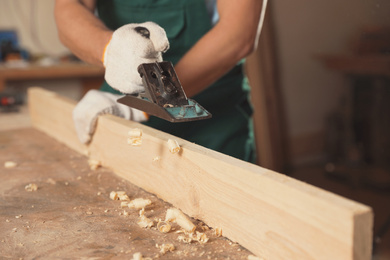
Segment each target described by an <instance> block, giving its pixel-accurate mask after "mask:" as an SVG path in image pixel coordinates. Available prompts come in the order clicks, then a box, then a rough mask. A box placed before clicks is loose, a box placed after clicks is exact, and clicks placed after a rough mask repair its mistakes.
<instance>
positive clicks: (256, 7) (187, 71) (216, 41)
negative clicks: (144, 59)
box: [175, 0, 262, 97]
mask: <svg viewBox="0 0 390 260" xmlns="http://www.w3.org/2000/svg"><path fill="white" fill-rule="evenodd" d="M261 5H262V4H261V1H259V0H240V1H238V0H219V2H218V11H219V14H220V21H219V22H218V23H217V24H216V25H215V26H214V28H213V29H212V30H210V31H209V32H208V33H207V34H206V35H205V36H203V37H202V38H201V39H200V40H199V41H198V42H197V43H196V44H195V45H194V46H193V48H191V50H189V51H188V52H187V53H186V55H184V56H183V58H182V59H181V60H180V61H179V62H178V64H177V65H176V67H175V70H176V72H177V74H178V76H179V78H180V81H181V83H182V85H183V88H184V89H185V92H186V93H187V95H188V96H190V97H191V96H194V95H196V94H198V93H199V92H201V91H202V90H204V89H205V88H207V87H208V86H209V85H210V84H212V83H213V82H215V81H216V80H218V79H219V78H220V77H222V76H223V75H224V74H226V73H227V72H228V71H229V70H230V69H231V68H232V67H233V66H234V65H235V64H237V62H238V61H240V60H241V59H242V58H244V57H245V56H247V55H248V54H249V53H251V52H252V51H253V49H254V43H255V39H256V32H257V26H258V24H259V18H260V11H261V8H262V6H261Z"/></svg>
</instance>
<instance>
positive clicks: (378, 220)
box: [0, 0, 390, 259]
mask: <svg viewBox="0 0 390 260" xmlns="http://www.w3.org/2000/svg"><path fill="white" fill-rule="evenodd" d="M53 6H54V1H53V0H30V1H25V0H0V43H1V46H0V60H1V63H0V100H1V102H0V103H1V105H0V130H5V129H11V128H14V127H25V126H29V120H28V116H27V109H26V105H27V104H26V97H25V93H26V89H27V88H28V87H30V86H41V87H44V88H47V89H50V90H53V91H55V92H58V93H60V94H61V95H65V96H67V97H69V98H72V99H79V98H80V97H81V96H82V95H83V94H84V93H85V92H86V91H87V90H88V89H90V88H97V87H98V86H99V84H100V83H101V82H102V79H103V74H104V71H103V69H102V68H99V67H95V66H90V65H86V64H84V63H82V62H80V61H78V60H77V59H76V58H75V57H74V56H73V55H71V54H70V53H69V51H68V50H67V49H66V48H65V47H64V46H63V45H62V44H61V43H60V41H59V40H58V37H57V31H56V26H55V22H54V16H53ZM268 8H269V9H268V11H267V14H266V22H265V25H264V29H263V33H262V35H261V38H260V45H259V48H258V50H257V51H256V52H255V53H254V54H252V55H251V57H249V58H248V66H247V70H248V75H249V78H250V81H251V84H252V86H253V94H252V99H253V104H254V108H255V113H254V118H255V125H256V137H257V148H258V163H259V165H261V166H263V167H266V168H270V169H273V170H276V171H278V172H281V173H285V174H288V175H290V176H292V177H294V178H297V179H301V180H303V181H306V182H309V183H312V184H314V185H316V186H319V187H322V188H324V189H327V190H330V191H332V192H335V193H338V194H340V195H342V196H345V197H349V198H351V199H354V200H358V201H361V202H363V203H365V204H368V205H370V206H372V207H373V208H374V211H375V230H374V231H375V240H374V256H375V257H376V259H390V116H389V115H390V102H389V100H390V1H389V0H344V1H338V0H329V1H310V0H296V1H286V0H274V1H270V3H269V6H268Z"/></svg>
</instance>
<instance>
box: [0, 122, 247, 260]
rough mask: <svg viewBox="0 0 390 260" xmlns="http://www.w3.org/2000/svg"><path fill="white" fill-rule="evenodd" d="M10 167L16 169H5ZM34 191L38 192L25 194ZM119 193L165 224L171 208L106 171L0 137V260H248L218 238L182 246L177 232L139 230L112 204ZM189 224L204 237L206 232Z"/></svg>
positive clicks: (29, 135)
mask: <svg viewBox="0 0 390 260" xmlns="http://www.w3.org/2000/svg"><path fill="white" fill-rule="evenodd" d="M7 161H14V162H16V163H17V166H16V167H14V168H5V167H4V163H5V162H7ZM129 171H131V169H129ZM31 183H34V184H36V185H37V186H38V190H37V191H31V192H29V191H26V190H25V186H26V185H28V184H31ZM172 188H174V187H172ZM117 190H121V191H126V192H127V194H128V195H129V197H130V199H133V198H138V197H142V198H148V199H150V200H151V201H152V205H151V206H148V207H147V208H146V209H145V215H146V216H147V217H149V218H150V219H158V218H161V219H164V218H165V212H166V210H167V209H168V208H169V207H171V205H169V204H168V203H165V202H163V201H161V200H160V199H158V198H157V197H155V196H153V195H152V194H149V193H147V192H145V191H144V190H142V189H140V188H138V187H136V186H134V185H132V184H131V183H129V182H127V181H124V180H121V179H120V178H118V177H117V176H115V175H114V174H113V173H112V172H111V171H110V170H108V169H104V168H98V169H97V170H91V169H90V166H89V164H88V160H87V158H86V157H85V156H82V155H80V154H77V153H75V152H73V151H72V150H70V149H68V148H67V147H65V146H64V145H62V144H60V143H58V142H56V141H55V140H54V139H51V138H50V137H48V136H46V135H44V134H43V133H41V132H39V131H37V130H34V129H32V128H26V129H19V130H14V131H2V132H0V255H1V256H2V257H4V258H5V259H7V258H10V259H20V258H22V259H41V258H46V259H47V258H56V257H57V258H58V257H59V258H75V257H77V258H81V257H83V258H93V259H131V258H132V256H133V254H134V253H136V252H141V253H142V255H143V256H144V257H151V258H159V259H247V257H248V255H250V252H249V251H247V250H246V249H244V248H242V247H241V246H240V245H238V244H235V243H232V242H230V241H229V240H227V239H226V238H224V237H216V235H215V233H214V230H208V231H205V233H206V234H207V235H208V237H209V241H208V242H207V243H205V244H200V243H198V242H192V243H191V244H186V243H183V242H180V241H179V240H178V236H179V235H180V234H178V233H176V232H175V231H171V232H170V233H167V234H163V233H160V232H159V231H158V230H157V229H156V228H155V226H154V227H152V228H151V229H143V228H141V227H139V226H138V224H137V220H138V210H133V209H128V208H126V209H122V208H120V202H119V201H113V200H111V199H110V198H109V194H110V192H111V191H117ZM124 210H126V211H127V212H128V215H125V214H123V213H124ZM193 222H194V223H195V224H197V225H198V227H197V230H199V231H202V232H204V231H203V230H202V229H201V226H202V225H204V224H202V223H198V222H197V221H196V220H193ZM174 227H176V230H178V229H179V228H178V227H177V226H174ZM167 243H172V244H173V245H174V246H175V248H176V249H175V250H174V251H172V252H167V253H165V254H162V253H160V249H159V248H157V247H156V244H157V245H161V244H167Z"/></svg>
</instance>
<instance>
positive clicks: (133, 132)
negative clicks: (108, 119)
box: [127, 128, 142, 146]
mask: <svg viewBox="0 0 390 260" xmlns="http://www.w3.org/2000/svg"><path fill="white" fill-rule="evenodd" d="M128 135H129V138H127V144H129V145H133V146H140V145H141V144H142V130H141V129H139V128H133V129H130V131H129V132H128Z"/></svg>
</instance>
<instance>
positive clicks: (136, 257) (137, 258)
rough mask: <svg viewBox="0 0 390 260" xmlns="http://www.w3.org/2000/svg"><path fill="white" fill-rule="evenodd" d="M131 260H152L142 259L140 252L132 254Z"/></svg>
mask: <svg viewBox="0 0 390 260" xmlns="http://www.w3.org/2000/svg"><path fill="white" fill-rule="evenodd" d="M131 260H152V258H150V257H143V256H142V254H141V253H140V252H137V253H135V254H133V258H132V259H131Z"/></svg>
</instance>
